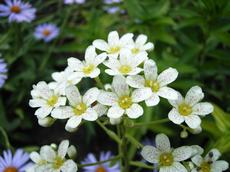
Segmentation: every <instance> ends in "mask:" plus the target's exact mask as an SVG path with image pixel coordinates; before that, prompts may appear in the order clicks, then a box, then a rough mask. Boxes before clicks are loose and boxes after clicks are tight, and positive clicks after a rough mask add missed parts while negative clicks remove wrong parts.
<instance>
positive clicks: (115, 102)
mask: <svg viewBox="0 0 230 172" xmlns="http://www.w3.org/2000/svg"><path fill="white" fill-rule="evenodd" d="M112 90H113V91H112V92H106V91H101V93H100V94H99V96H98V102H100V103H101V104H103V105H107V106H111V107H110V108H109V110H108V113H107V116H108V117H109V118H113V119H117V118H120V117H122V116H123V115H124V114H127V115H128V117H129V118H133V119H135V118H138V117H140V116H141V115H143V109H142V107H141V106H140V105H139V104H138V103H139V102H141V101H143V100H145V99H147V98H148V97H149V96H150V95H151V90H150V89H149V88H143V89H138V90H134V91H133V92H131V91H130V89H129V86H128V85H127V84H126V82H125V78H124V77H123V76H115V77H114V78H113V82H112Z"/></svg>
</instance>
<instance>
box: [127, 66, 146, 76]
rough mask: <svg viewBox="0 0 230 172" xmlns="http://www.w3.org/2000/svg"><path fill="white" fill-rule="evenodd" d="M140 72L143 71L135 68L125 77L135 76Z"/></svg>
mask: <svg viewBox="0 0 230 172" xmlns="http://www.w3.org/2000/svg"><path fill="white" fill-rule="evenodd" d="M142 71H143V69H141V68H139V67H136V68H133V70H132V71H131V72H129V73H128V74H127V75H137V74H139V73H140V72H142Z"/></svg>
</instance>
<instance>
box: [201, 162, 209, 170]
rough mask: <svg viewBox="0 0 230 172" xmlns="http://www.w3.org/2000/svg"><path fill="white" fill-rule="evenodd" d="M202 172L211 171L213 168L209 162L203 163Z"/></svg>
mask: <svg viewBox="0 0 230 172" xmlns="http://www.w3.org/2000/svg"><path fill="white" fill-rule="evenodd" d="M200 170H201V172H210V171H211V166H210V164H209V163H208V162H203V163H202V164H201V166H200Z"/></svg>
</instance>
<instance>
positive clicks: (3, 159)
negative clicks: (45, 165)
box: [0, 149, 32, 172]
mask: <svg viewBox="0 0 230 172" xmlns="http://www.w3.org/2000/svg"><path fill="white" fill-rule="evenodd" d="M28 161H29V154H27V153H25V152H24V151H23V150H22V149H18V150H17V151H16V152H15V154H14V155H13V154H12V152H11V151H10V150H7V151H3V155H2V156H0V172H25V170H26V169H27V168H28V167H29V166H31V165H32V163H30V162H28Z"/></svg>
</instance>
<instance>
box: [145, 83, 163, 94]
mask: <svg viewBox="0 0 230 172" xmlns="http://www.w3.org/2000/svg"><path fill="white" fill-rule="evenodd" d="M145 86H146V87H149V88H151V89H152V92H158V91H159V89H160V84H159V83H158V82H157V81H154V80H146V81H145Z"/></svg>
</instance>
